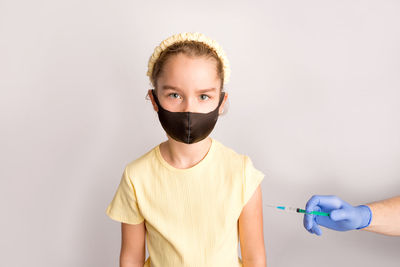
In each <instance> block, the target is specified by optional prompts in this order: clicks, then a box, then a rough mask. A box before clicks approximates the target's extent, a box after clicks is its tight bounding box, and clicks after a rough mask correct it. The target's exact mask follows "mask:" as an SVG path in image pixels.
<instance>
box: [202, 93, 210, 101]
mask: <svg viewBox="0 0 400 267" xmlns="http://www.w3.org/2000/svg"><path fill="white" fill-rule="evenodd" d="M202 96H206V97H208V99H209V98H210V97H209V96H208V95H204V94H203V95H201V96H200V97H202ZM202 100H206V99H204V98H202Z"/></svg>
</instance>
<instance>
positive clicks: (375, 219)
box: [362, 196, 400, 236]
mask: <svg viewBox="0 0 400 267" xmlns="http://www.w3.org/2000/svg"><path fill="white" fill-rule="evenodd" d="M366 205H367V206H369V207H370V209H371V211H372V219H371V223H370V225H369V226H368V227H366V228H363V229H362V230H365V231H370V232H375V233H380V234H384V235H391V236H400V196H397V197H393V198H389V199H385V200H382V201H377V202H373V203H369V204H366Z"/></svg>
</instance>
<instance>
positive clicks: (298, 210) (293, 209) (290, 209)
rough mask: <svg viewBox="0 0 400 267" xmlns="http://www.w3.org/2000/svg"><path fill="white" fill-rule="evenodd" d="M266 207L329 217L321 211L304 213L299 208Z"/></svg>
mask: <svg viewBox="0 0 400 267" xmlns="http://www.w3.org/2000/svg"><path fill="white" fill-rule="evenodd" d="M267 206H268V207H270V208H277V209H280V210H284V211H291V212H297V213H305V214H314V215H320V216H329V213H327V212H322V211H311V212H306V211H305V210H303V209H300V208H292V207H285V206H276V205H270V204H267Z"/></svg>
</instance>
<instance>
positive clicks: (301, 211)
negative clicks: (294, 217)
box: [296, 208, 329, 216]
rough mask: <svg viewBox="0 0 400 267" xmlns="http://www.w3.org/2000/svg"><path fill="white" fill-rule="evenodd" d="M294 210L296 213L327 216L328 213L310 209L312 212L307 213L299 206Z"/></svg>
mask: <svg viewBox="0 0 400 267" xmlns="http://www.w3.org/2000/svg"><path fill="white" fill-rule="evenodd" d="M296 211H297V212H298V213H305V214H315V215H320V216H329V213H327V212H322V211H312V212H310V213H308V212H306V211H305V210H303V209H299V208H297V210H296Z"/></svg>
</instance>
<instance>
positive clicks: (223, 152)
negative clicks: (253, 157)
mask: <svg viewBox="0 0 400 267" xmlns="http://www.w3.org/2000/svg"><path fill="white" fill-rule="evenodd" d="M214 141H215V150H216V155H217V157H218V158H219V159H220V160H222V161H224V162H229V165H232V166H234V167H235V169H237V168H238V167H244V165H245V163H246V161H247V158H248V156H247V155H244V154H241V153H238V152H237V151H236V150H234V149H233V148H230V147H228V146H226V145H224V144H222V143H221V142H220V141H218V140H216V139H214Z"/></svg>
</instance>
